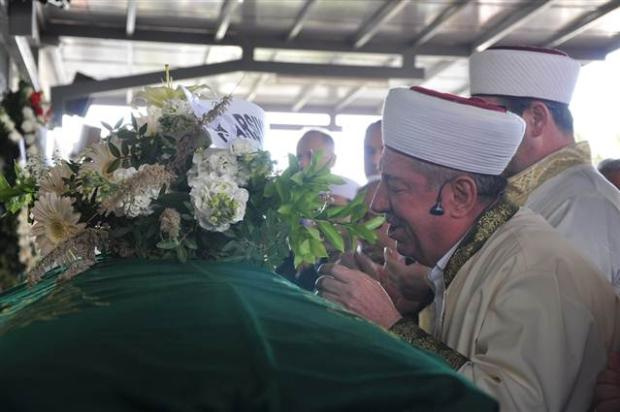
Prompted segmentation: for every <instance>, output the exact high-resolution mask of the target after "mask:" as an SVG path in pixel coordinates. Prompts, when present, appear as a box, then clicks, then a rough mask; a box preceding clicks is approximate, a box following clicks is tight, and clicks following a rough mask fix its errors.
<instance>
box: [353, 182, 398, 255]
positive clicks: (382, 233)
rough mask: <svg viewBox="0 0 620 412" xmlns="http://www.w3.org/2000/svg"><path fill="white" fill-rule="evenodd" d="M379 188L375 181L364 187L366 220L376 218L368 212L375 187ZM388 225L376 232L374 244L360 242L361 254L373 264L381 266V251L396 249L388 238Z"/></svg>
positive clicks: (392, 241)
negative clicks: (366, 256)
mask: <svg viewBox="0 0 620 412" xmlns="http://www.w3.org/2000/svg"><path fill="white" fill-rule="evenodd" d="M378 186H379V182H378V181H375V182H372V183H369V184H368V185H367V186H366V197H364V203H366V205H367V206H368V215H367V216H366V217H367V218H368V219H372V218H373V217H375V216H376V214H375V213H373V212H372V211H371V210H370V206H371V203H372V199H373V198H374V197H375V192H376V191H377V187H378ZM389 226H390V225H389V224H388V223H387V222H386V223H384V224H383V225H381V227H380V228H379V229H377V230H376V233H377V241H376V242H375V243H374V244H370V243H367V242H365V241H361V242H360V243H361V246H362V252H364V253H365V254H366V255H368V257H370V258H371V259H372V260H373V261H374V262H376V263H379V264H381V265H382V264H383V263H384V259H383V249H384V248H386V247H389V248H390V249H394V248H396V242H394V240H393V239H391V238H390V237H388V229H389Z"/></svg>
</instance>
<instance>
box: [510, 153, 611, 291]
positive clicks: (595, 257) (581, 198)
mask: <svg viewBox="0 0 620 412" xmlns="http://www.w3.org/2000/svg"><path fill="white" fill-rule="evenodd" d="M508 196H509V198H510V199H511V200H512V201H515V202H516V203H517V204H520V205H525V206H526V207H528V208H529V209H531V210H533V211H534V212H536V213H538V214H540V215H542V216H543V217H544V218H545V219H546V220H547V222H549V224H551V226H553V227H555V228H556V229H557V230H558V231H560V233H561V234H562V235H563V236H564V237H565V238H566V239H568V241H569V242H570V243H572V244H573V245H574V246H576V248H577V249H578V250H579V251H580V252H581V254H583V255H584V256H585V257H587V258H589V259H590V260H591V261H592V262H593V263H594V264H595V265H596V266H597V267H598V269H599V271H600V272H601V274H602V275H604V276H605V278H606V279H607V280H608V281H609V282H610V283H611V284H612V285H613V286H614V288H615V289H616V292H617V293H620V191H618V190H617V189H616V188H615V187H614V186H613V185H612V184H611V183H609V182H608V181H607V179H605V177H604V176H603V175H601V174H600V173H599V172H598V171H597V170H596V169H595V168H594V167H593V166H592V163H591V158H590V148H589V146H588V143H587V142H582V143H577V144H575V145H572V146H569V147H566V148H564V149H561V150H559V151H557V152H555V153H553V154H551V155H549V156H547V157H546V158H544V159H542V160H541V161H539V162H537V163H536V164H534V165H532V166H530V167H529V168H527V169H525V170H524V171H522V172H521V173H519V174H517V175H515V176H513V177H512V178H510V179H509V189H508Z"/></svg>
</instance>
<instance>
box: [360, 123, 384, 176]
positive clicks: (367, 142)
mask: <svg viewBox="0 0 620 412" xmlns="http://www.w3.org/2000/svg"><path fill="white" fill-rule="evenodd" d="M382 151H383V140H382V139H381V127H373V128H372V129H371V130H370V133H368V135H367V136H366V138H365V139H364V171H365V172H366V177H369V176H373V175H377V174H379V163H380V162H381V152H382Z"/></svg>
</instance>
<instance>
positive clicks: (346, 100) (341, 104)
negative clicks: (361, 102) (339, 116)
mask: <svg viewBox="0 0 620 412" xmlns="http://www.w3.org/2000/svg"><path fill="white" fill-rule="evenodd" d="M365 88H366V86H365V85H363V84H362V85H361V86H358V87H354V88H352V89H351V90H349V92H348V93H347V94H346V95H345V96H344V97H343V98H342V99H340V100H339V101H338V102H337V103H336V104H335V105H334V109H333V111H334V112H336V113H340V112H341V111H342V110H343V109H344V108H345V107H347V106H350V105H351V103H353V102H354V101H355V99H356V98H357V96H358V95H359V94H360V93H361V92H362V91H363V90H364V89H365Z"/></svg>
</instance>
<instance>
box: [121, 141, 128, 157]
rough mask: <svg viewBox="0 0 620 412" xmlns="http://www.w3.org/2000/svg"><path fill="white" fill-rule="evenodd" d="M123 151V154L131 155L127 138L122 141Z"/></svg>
mask: <svg viewBox="0 0 620 412" xmlns="http://www.w3.org/2000/svg"><path fill="white" fill-rule="evenodd" d="M121 152H122V153H123V156H128V155H129V143H127V142H126V141H125V140H123V142H122V143H121Z"/></svg>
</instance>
